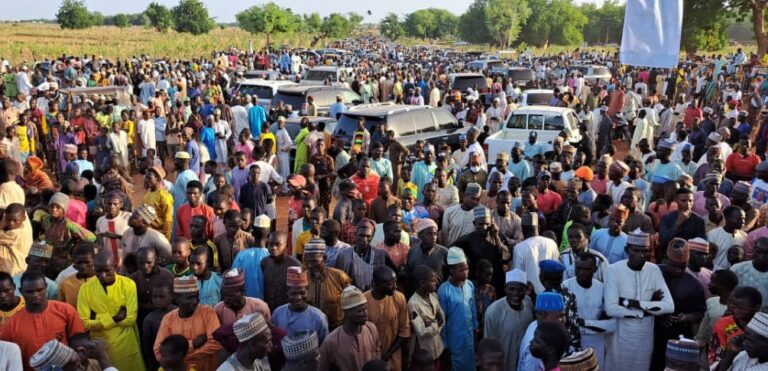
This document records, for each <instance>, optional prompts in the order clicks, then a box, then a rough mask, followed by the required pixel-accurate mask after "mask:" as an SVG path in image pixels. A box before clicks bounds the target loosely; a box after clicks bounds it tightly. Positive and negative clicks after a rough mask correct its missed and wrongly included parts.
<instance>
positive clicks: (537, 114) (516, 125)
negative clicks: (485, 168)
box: [485, 106, 581, 158]
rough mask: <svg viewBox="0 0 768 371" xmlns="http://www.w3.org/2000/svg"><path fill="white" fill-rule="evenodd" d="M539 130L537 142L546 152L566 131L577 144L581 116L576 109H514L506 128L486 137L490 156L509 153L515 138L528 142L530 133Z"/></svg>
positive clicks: (573, 142)
mask: <svg viewBox="0 0 768 371" xmlns="http://www.w3.org/2000/svg"><path fill="white" fill-rule="evenodd" d="M532 131H535V132H537V133H538V140H537V141H538V143H539V144H542V145H543V147H544V148H545V150H546V151H549V150H551V149H552V141H553V140H554V139H555V137H557V135H558V134H560V132H561V131H565V132H567V133H569V134H570V137H569V138H568V141H569V142H570V143H572V144H576V143H578V142H579V141H580V140H581V134H579V118H578V116H577V115H576V111H574V110H573V109H571V108H564V107H548V106H527V107H521V108H518V109H516V110H514V111H512V112H511V113H510V114H509V116H507V119H506V120H505V124H504V127H503V128H502V129H501V130H500V131H498V132H496V133H494V134H492V135H491V136H489V137H488V138H486V139H485V145H487V146H488V158H496V154H498V153H499V152H502V151H504V152H508V151H509V150H510V149H511V148H512V144H513V143H514V142H515V141H519V142H523V143H527V142H528V135H529V134H530V133H531V132H532Z"/></svg>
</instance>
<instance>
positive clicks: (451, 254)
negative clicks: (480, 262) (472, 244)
mask: <svg viewBox="0 0 768 371" xmlns="http://www.w3.org/2000/svg"><path fill="white" fill-rule="evenodd" d="M446 260H447V261H448V265H456V264H461V263H466V262H467V257H466V256H465V255H464V250H462V249H460V248H458V247H451V248H450V249H448V256H447V258H446Z"/></svg>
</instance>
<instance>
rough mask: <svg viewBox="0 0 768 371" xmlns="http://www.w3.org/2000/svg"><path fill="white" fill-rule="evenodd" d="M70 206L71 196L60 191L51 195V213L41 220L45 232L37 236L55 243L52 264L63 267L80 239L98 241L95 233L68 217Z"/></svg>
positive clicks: (49, 209)
mask: <svg viewBox="0 0 768 371" xmlns="http://www.w3.org/2000/svg"><path fill="white" fill-rule="evenodd" d="M68 206H69V196H67V195H65V194H63V193H60V192H56V193H54V195H53V196H51V200H50V201H48V213H49V214H48V215H45V216H44V217H43V219H42V220H41V224H42V227H43V228H42V230H43V233H41V235H40V236H38V238H37V239H42V240H45V242H46V243H48V244H50V245H53V249H54V250H53V258H52V265H54V266H57V267H59V268H62V269H63V268H64V267H66V266H67V264H68V262H67V259H68V254H69V251H70V250H71V249H70V247H72V246H74V245H75V244H76V243H77V242H80V241H88V242H96V235H95V234H93V233H92V232H91V231H89V230H87V229H85V228H83V227H81V226H80V225H78V224H77V223H75V222H73V221H72V220H70V219H69V218H67V217H66V210H67V207H68ZM58 271H60V269H59V270H58Z"/></svg>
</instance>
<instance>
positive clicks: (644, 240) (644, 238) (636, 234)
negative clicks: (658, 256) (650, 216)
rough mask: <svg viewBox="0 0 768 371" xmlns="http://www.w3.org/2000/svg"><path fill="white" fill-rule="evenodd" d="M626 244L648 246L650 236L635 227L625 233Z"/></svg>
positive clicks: (649, 244)
mask: <svg viewBox="0 0 768 371" xmlns="http://www.w3.org/2000/svg"><path fill="white" fill-rule="evenodd" d="M627 245H635V246H645V247H649V246H651V236H650V235H648V233H645V232H643V231H641V230H640V228H637V229H635V230H634V231H632V232H629V234H627Z"/></svg>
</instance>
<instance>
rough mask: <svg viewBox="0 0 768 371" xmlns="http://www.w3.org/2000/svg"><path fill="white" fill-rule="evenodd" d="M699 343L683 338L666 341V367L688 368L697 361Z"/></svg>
mask: <svg viewBox="0 0 768 371" xmlns="http://www.w3.org/2000/svg"><path fill="white" fill-rule="evenodd" d="M699 350H700V349H699V343H698V342H696V341H694V340H690V339H685V338H683V337H682V336H681V338H680V340H668V341H667V368H672V369H677V368H688V367H690V366H695V365H697V364H698V363H699Z"/></svg>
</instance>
